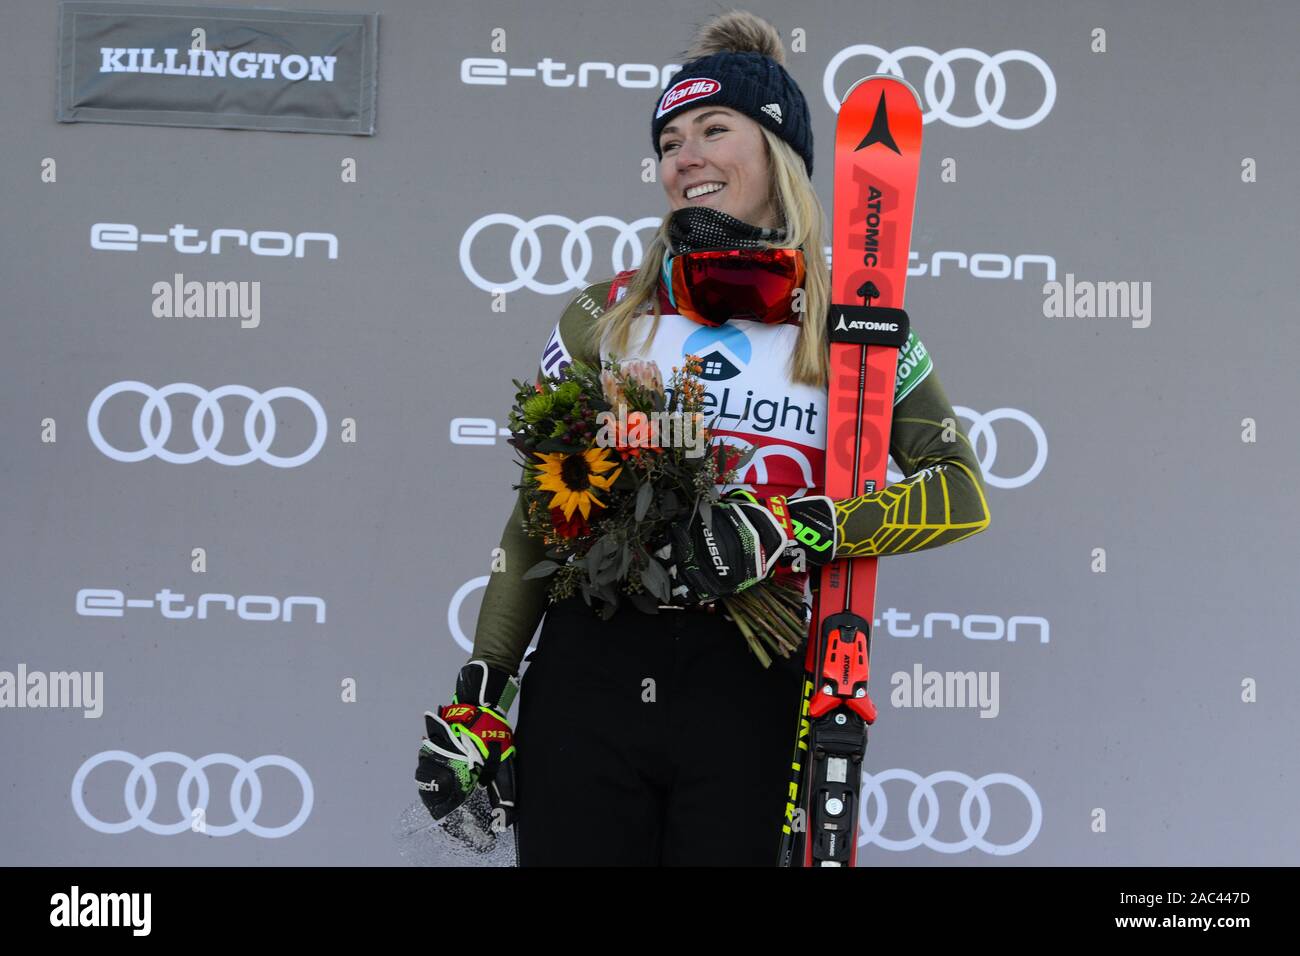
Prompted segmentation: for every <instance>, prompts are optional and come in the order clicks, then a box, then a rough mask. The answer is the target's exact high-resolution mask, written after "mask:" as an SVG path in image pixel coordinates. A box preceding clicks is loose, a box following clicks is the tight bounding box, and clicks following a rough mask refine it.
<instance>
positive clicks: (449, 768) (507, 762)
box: [415, 661, 519, 826]
mask: <svg viewBox="0 0 1300 956" xmlns="http://www.w3.org/2000/svg"><path fill="white" fill-rule="evenodd" d="M518 693H519V681H518V680H517V679H516V678H514V677H513V676H511V675H510V674H507V673H506V672H505V671H502V670H498V669H497V668H495V667H491V666H489V665H488V664H487V662H485V661H470V662H469V663H468V664H466V665H465V666H464V667H462V668H461V669H460V674H459V675H457V677H456V694H455V696H454V697H453V698H452V703H451V704H448V705H447V706H445V707H440V708H439V709H438V712H437V713H436V714H435V713H434V712H433V711H425V712H424V727H425V733H426V734H427V736H426V738H425V740H424V742H423V743H422V744H420V763H419V765H418V766H417V767H416V770H415V780H416V783H417V784H418V785H419V788H420V799H421V800H423V801H424V805H425V806H426V807H427V808H428V810H429V813H430V814H432V815H433V818H434V819H435V820H441V819H442V818H443V817H445V816H446V815H447V814H449V813H451V811H453V810H455V809H456V808H457V807H459V806H460V805H461V804H462V803H464V802H465V800H466V799H467V798H468V797H469V795H470V794H471V793H472V792H473V790H474V787H475V786H477V785H480V784H481V785H482V786H483V787H484V788H486V790H487V792H488V798H489V799H490V800H491V802H492V806H493V808H500V809H502V810H503V811H504V813H505V825H506V826H510V825H511V824H512V823H514V819H515V764H514V754H515V746H514V736H513V733H512V732H511V730H510V723H509V721H508V720H507V719H506V714H508V713H509V712H510V705H511V704H512V703H513V702H514V699H515V695H516V694H518Z"/></svg>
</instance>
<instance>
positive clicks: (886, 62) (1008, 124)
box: [822, 43, 1056, 129]
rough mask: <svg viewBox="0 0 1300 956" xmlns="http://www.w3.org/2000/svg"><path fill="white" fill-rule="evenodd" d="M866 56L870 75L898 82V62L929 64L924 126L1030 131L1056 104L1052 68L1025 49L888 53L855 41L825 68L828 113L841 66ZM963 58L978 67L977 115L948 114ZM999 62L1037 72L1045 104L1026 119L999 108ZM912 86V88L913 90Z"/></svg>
mask: <svg viewBox="0 0 1300 956" xmlns="http://www.w3.org/2000/svg"><path fill="white" fill-rule="evenodd" d="M859 56H865V57H868V58H869V59H870V61H872V62H874V63H876V64H879V66H878V67H877V68H876V69H872V70H871V71H870V72H872V73H888V74H889V75H890V76H897V77H899V78H900V79H906V77H905V76H903V68H902V65H901V64H902V61H903V60H907V59H911V58H917V59H921V60H925V61H927V62H928V63H929V64H930V65H929V67H928V68H927V69H926V71H925V83H924V84H923V89H924V91H925V92H924V98H923V103H924V104H925V107H926V109H925V112H924V113H923V114H922V120H923V122H926V123H929V122H932V121H933V120H937V119H938V120H943V121H944V122H945V123H947V124H948V125H950V126H958V127H962V128H964V129H969V128H970V127H972V126H982V125H983V124H984V123H994V124H995V125H997V126H1001V127H1002V128H1003V129H1028V128H1029V127H1031V126H1036V125H1037V124H1038V123H1039V122H1041V121H1042V119H1043V117H1044V116H1046V115H1047V114H1048V113H1050V112H1051V111H1052V106H1053V105H1054V104H1055V103H1056V77H1055V76H1054V75H1053V74H1052V68H1051V67H1050V66H1048V65H1047V63H1046V62H1044V60H1043V58H1042V57H1040V56H1038V55H1037V54H1035V53H1030V52H1029V51H1028V50H1003V51H1002V52H1001V53H995V54H993V55H992V56H989V55H988V54H987V53H981V52H980V51H979V50H972V49H971V48H970V47H958V48H957V49H955V50H949V51H948V52H947V53H936V52H935V51H934V50H931V49H928V48H926V47H923V46H905V47H901V48H900V49H897V50H894V51H893V52H892V53H891V52H890V51H889V50H886V49H884V48H883V47H878V46H874V45H872V44H870V43H859V44H857V45H855V46H850V47H845V48H844V49H843V50H840V52H839V53H836V54H835V55H834V56H833V57H831V60H830V62H829V63H827V64H826V73H825V74H824V75H823V77H822V89H823V91H824V92H825V94H826V102H827V103H829V104H830V107H831V109H832V110H833V111H834V112H836V113H838V112H839V109H840V97H839V96H838V95H836V92H835V89H836V86H835V78H836V76H837V74H838V73H839V70H840V67H841V66H842V65H843V64H844V63H845V62H846V61H848V60H850V59H853V58H854V57H859ZM961 60H971V61H972V62H975V63H978V64H979V72H978V73H977V74H976V75H975V86H974V92H975V102H976V104H978V106H979V112H978V113H976V114H975V115H974V116H957V115H955V114H953V113H950V112H949V111H948V107H950V106H952V101H953V97H955V96H956V95H957V77H956V74H955V73H954V72H953V68H952V66H953V64H954V63H956V62H958V61H961ZM1003 63H1026V64H1028V65H1029V66H1031V67H1032V68H1033V69H1034V70H1036V71H1037V72H1038V75H1039V76H1040V77H1042V81H1043V101H1042V103H1041V104H1039V107H1038V109H1036V110H1034V112H1032V113H1030V114H1029V115H1028V116H1020V117H1011V116H1003V115H1002V112H1001V111H1002V104H1003V102H1004V101H1005V100H1006V97H1007V78H1006V77H1005V76H1004V75H1003V73H1002V64H1003ZM852 72H853V78H854V79H857V78H858V77H859V76H864V75H866V73H867V72H868V71H867V69H865V68H863V67H858V66H855V67H854V69H853V71H852ZM940 80H942V81H943V89H942V91H941V90H940V89H939V81H940ZM990 80H992V81H993V95H992V96H991V97H990V96H989V91H988V86H989V81H990ZM915 85H916V84H913V86H915Z"/></svg>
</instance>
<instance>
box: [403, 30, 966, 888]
mask: <svg viewBox="0 0 1300 956" xmlns="http://www.w3.org/2000/svg"><path fill="white" fill-rule="evenodd" d="M783 61H784V51H783V50H782V47H781V40H780V36H779V34H777V32H776V29H775V28H774V27H773V26H772V25H771V24H769V23H767V22H766V21H764V20H761V19H759V18H758V17H755V16H753V15H752V14H749V13H745V12H743V11H732V12H730V13H727V14H724V15H722V16H720V17H717V18H715V19H714V20H713V21H711V22H710V23H709V24H707V25H706V26H705V27H704V28H703V30H702V31H701V33H700V35H699V36H698V37H697V39H696V42H695V44H694V46H693V47H692V49H691V51H690V52H689V53H688V56H687V58H686V62H685V64H684V65H683V67H682V70H681V72H680V73H679V74H678V76H677V78H676V80H675V82H674V83H672V84H671V85H670V86H668V87H667V88H666V89H664V90H663V91H662V92H661V94H660V95H659V97H658V99H657V100H656V103H655V105H654V112H653V117H652V120H651V130H650V132H651V141H652V143H653V146H654V149H655V152H656V155H657V156H658V157H659V180H660V183H661V185H662V186H663V189H664V196H665V199H666V201H667V206H668V214H667V215H666V216H665V217H664V222H663V224H662V225H661V227H660V228H659V230H658V232H657V233H656V234H655V237H654V239H653V240H652V241H651V242H650V244H649V245H648V247H647V249H646V252H645V254H644V256H643V258H642V261H641V263H640V264H639V266H638V267H637V268H636V269H635V270H630V271H627V272H622V273H619V274H618V275H616V276H614V277H613V278H612V279H606V280H604V281H602V282H597V283H595V284H594V285H591V286H588V287H587V288H586V289H584V290H583V291H582V292H581V293H580V294H579V295H577V296H576V297H575V298H574V299H573V300H572V301H571V302H570V303H569V305H568V307H567V308H566V309H565V310H564V312H563V314H562V315H561V317H560V320H559V322H558V323H557V325H556V327H555V330H554V331H553V332H552V334H551V336H550V339H549V340H548V342H547V345H546V348H545V350H544V353H543V359H542V363H543V367H542V368H540V369H539V374H538V382H539V383H540V382H541V381H543V380H544V379H545V378H546V377H547V372H548V371H550V372H554V373H558V376H559V377H561V378H563V377H564V370H565V369H566V368H570V367H571V366H572V365H573V364H574V363H576V362H582V363H585V364H586V365H589V366H594V365H598V364H599V363H600V362H601V361H602V360H606V359H611V358H613V357H615V356H617V357H618V358H619V359H620V360H624V361H628V360H630V361H631V362H636V361H641V362H645V363H651V362H652V363H654V364H655V365H657V367H658V368H659V369H661V370H663V371H664V373H665V374H666V373H667V371H668V369H670V368H673V367H675V366H681V365H683V364H684V362H685V361H686V359H687V357H688V356H697V357H698V358H697V359H692V360H691V361H693V362H694V361H698V363H699V367H700V368H701V370H702V371H701V373H700V386H701V388H702V389H703V391H704V398H703V403H704V407H705V409H706V415H707V414H710V413H714V414H716V415H717V424H716V425H713V426H711V427H710V431H709V437H710V440H711V441H718V442H723V443H726V444H730V445H732V446H739V447H741V448H748V449H752V450H753V455H752V458H751V459H750V461H749V464H748V465H747V466H746V467H745V468H744V470H742V471H740V472H739V473H738V474H737V475H736V476H735V477H736V481H735V482H734V483H732V484H730V485H727V486H724V487H721V488H720V489H719V490H720V492H721V493H725V494H728V495H729V497H727V498H726V499H725V500H722V501H719V502H718V503H717V504H714V505H712V506H711V507H707V508H705V509H703V510H704V511H705V512H706V513H707V514H708V515H709V518H708V521H707V522H705V521H704V520H703V518H702V517H701V516H700V514H699V510H698V509H691V510H692V515H691V517H690V518H689V519H688V520H686V521H683V522H682V523H681V524H680V525H678V526H674V528H673V529H672V535H671V538H672V540H671V548H670V549H668V550H670V551H671V557H672V561H671V565H670V570H669V571H668V572H667V573H670V574H671V573H673V570H679V571H680V573H678V574H677V575H676V577H677V581H676V582H675V583H677V584H681V583H682V582H683V581H685V582H686V583H687V584H688V585H690V586H691V588H695V587H696V584H695V582H696V581H703V582H704V586H703V587H700V588H697V590H699V591H703V592H706V593H707V594H710V595H734V594H738V593H743V595H746V596H753V595H754V594H755V593H756V592H757V593H763V589H762V588H760V587H752V588H751V587H749V584H750V583H754V582H752V581H746V582H744V584H743V586H741V587H737V586H736V582H737V581H738V580H739V579H740V577H741V575H740V574H738V573H736V571H735V569H741V570H743V569H744V568H745V567H747V566H748V567H752V566H755V565H756V564H757V565H758V566H760V567H761V568H762V573H763V575H766V577H764V578H763V580H762V581H760V582H757V583H759V584H763V583H767V582H769V581H773V580H775V581H779V582H780V583H781V584H783V585H788V586H789V587H790V589H791V590H792V591H793V592H794V593H795V594H796V598H795V602H796V607H797V600H798V598H797V594H798V592H799V591H801V590H802V592H803V594H804V601H805V604H811V601H812V582H813V580H814V575H813V574H812V573H811V571H809V570H808V568H807V567H806V566H805V565H812V566H818V565H825V564H828V563H829V562H831V561H832V560H834V559H835V558H836V556H837V555H838V556H839V557H840V558H843V557H846V556H850V555H859V554H873V555H874V554H900V553H906V552H910V551H917V550H921V549H924V548H931V547H936V546H939V545H942V544H946V543H949V542H951V541H957V540H960V539H961V538H964V537H968V536H970V535H972V534H975V533H976V532H978V531H980V530H982V529H983V528H984V527H986V526H987V524H988V514H987V507H986V504H985V500H984V493H983V488H982V483H981V476H980V468H979V465H978V463H977V460H976V457H975V455H974V451H973V449H972V448H971V446H970V442H969V441H968V440H967V438H966V436H965V435H962V434H961V433H960V432H959V431H958V430H957V429H955V428H953V427H951V425H950V423H953V422H955V421H956V416H955V414H954V412H953V410H952V406H951V405H950V404H949V403H948V399H947V397H946V395H945V394H944V392H943V389H942V387H941V386H940V385H939V380H938V376H937V375H936V374H935V372H934V363H933V360H932V357H931V356H930V355H929V353H928V352H927V351H926V349H925V347H924V346H923V345H922V344H921V342H920V340H919V339H918V338H917V337H916V336H915V334H912V335H910V336H909V338H908V340H907V342H906V344H905V345H904V346H903V347H902V348H901V349H899V372H898V375H897V376H896V386H895V392H894V406H893V408H894V410H893V419H892V425H891V431H890V452H891V453H892V455H893V458H894V460H895V461H896V462H897V463H898V465H899V466H900V467H901V468H902V469H903V472H904V474H905V475H907V476H908V477H907V478H905V479H904V480H903V481H901V482H899V483H897V484H895V485H891V486H889V487H888V488H885V489H883V490H881V491H877V492H874V493H872V494H866V495H862V496H859V497H856V498H849V499H844V500H838V501H836V500H832V499H831V498H829V497H826V496H825V495H824V494H822V490H823V487H822V484H821V483H822V482H823V480H824V475H825V473H826V445H827V435H826V418H827V414H826V413H827V378H828V376H827V365H828V361H827V359H828V345H827V330H826V324H827V323H826V313H827V306H828V302H829V294H828V289H829V272H828V269H827V265H826V259H825V255H824V253H823V248H824V243H825V232H826V230H825V213H824V212H823V210H822V207H821V203H820V202H819V200H818V198H817V194H816V191H815V190H814V189H813V185H812V181H811V178H810V177H811V174H812V168H813V139H812V132H811V129H810V126H809V117H808V107H807V103H806V101H805V99H804V95H803V93H802V92H801V91H800V89H799V87H798V85H797V84H796V83H795V82H794V80H793V79H792V78H791V77H790V75H789V74H788V73H787V72H786V70H785V68H784V66H783V65H782V64H783ZM805 319H806V320H805ZM571 381H572V380H570V381H568V382H565V383H562V384H560V385H558V386H557V388H564V387H566V386H567V385H569V384H571ZM945 425H948V427H945ZM635 451H636V449H632V453H635ZM611 452H612V454H610V453H611ZM624 455H625V451H624V449H623V448H621V447H620V446H619V444H618V443H615V445H614V447H613V448H610V447H608V446H607V445H598V447H597V448H595V449H593V450H592V454H591V457H590V458H582V459H579V458H578V457H576V456H569V457H568V458H566V459H565V461H564V462H561V461H560V460H558V459H552V460H550V461H544V462H543V464H542V466H541V467H542V469H543V472H544V473H545V474H546V477H547V479H548V483H551V484H553V486H554V489H555V491H556V494H557V501H556V503H555V504H556V510H557V511H559V514H560V520H561V521H562V522H563V521H572V520H576V519H575V517H574V516H575V515H577V516H578V517H580V516H581V514H582V509H583V507H584V504H586V505H587V506H589V507H590V505H591V502H590V501H589V500H588V499H590V498H591V497H598V496H599V495H600V493H601V488H600V486H601V484H602V483H604V482H605V479H606V478H607V477H609V476H613V475H615V473H616V471H615V469H616V468H617V467H618V466H619V463H620V462H621V463H622V465H623V466H624V467H627V466H628V464H629V462H630V459H629V458H627V457H624ZM615 456H618V457H615ZM562 465H564V466H569V467H575V468H578V469H579V471H580V472H581V474H579V475H576V476H575V475H568V474H566V473H565V472H564V467H562ZM575 487H576V488H580V489H581V491H580V492H579V493H576V494H575V493H574V492H573V491H572V489H573V488H575ZM701 500H703V497H701ZM560 509H563V510H560ZM525 513H526V506H525V503H524V494H523V491H522V490H521V492H520V495H519V497H518V499H517V501H516V504H515V508H514V511H513V512H512V514H511V516H510V518H509V520H508V522H507V524H506V527H505V530H504V532H503V534H502V536H501V544H500V547H501V553H503V554H504V555H506V557H507V561H508V566H507V567H505V568H502V569H501V570H500V571H499V572H497V573H494V574H492V575H491V576H490V578H489V582H488V585H487V588H486V590H485V592H484V595H483V603H482V607H481V609H480V612H479V619H478V625H477V629H476V631H475V636H474V652H473V658H472V660H471V661H470V663H469V664H467V665H466V666H465V667H464V668H463V669H462V671H461V673H460V677H459V679H458V681H457V686H456V697H455V703H454V704H453V705H451V706H447V707H443V708H441V709H440V710H439V711H438V712H437V713H433V712H430V713H428V714H426V730H427V732H428V740H426V741H425V743H424V746H423V748H422V751H421V757H420V765H419V770H418V771H417V774H416V777H417V780H418V781H419V782H420V787H421V795H422V797H423V798H424V800H425V803H426V805H427V806H428V807H429V809H430V811H431V812H432V813H433V815H434V816H435V818H439V819H441V818H442V817H443V816H445V815H446V814H447V813H449V812H450V811H451V810H452V809H454V808H455V807H457V806H459V805H460V804H461V803H462V802H463V801H464V800H465V797H466V796H467V795H468V794H469V793H470V792H471V791H472V790H473V788H474V787H475V786H476V785H478V784H482V785H484V786H486V787H487V788H488V791H489V795H490V796H491V798H492V801H493V803H494V805H495V806H496V807H498V808H499V809H500V810H501V811H502V812H504V814H505V822H506V823H507V824H508V823H510V822H514V823H515V824H516V838H517V844H516V845H517V847H518V851H519V860H520V863H521V865H525V866H532V865H557V864H559V865H563V864H569V865H573V864H579V865H611V864H615V865H619V864H621V865H643V866H659V865H764V864H766V865H772V864H774V863H776V862H777V851H778V844H779V837H780V827H781V823H782V821H783V819H784V817H785V811H786V799H787V785H788V779H789V778H788V771H789V769H790V754H791V747H792V745H793V739H792V738H793V732H794V728H795V724H796V719H795V718H796V714H797V712H798V710H799V705H800V701H801V697H800V689H801V687H802V686H803V669H802V666H801V656H800V655H799V654H795V655H793V656H791V657H775V658H774V659H773V660H772V661H771V666H764V665H763V664H762V663H760V660H759V659H757V658H756V657H755V656H754V655H752V654H751V653H750V652H749V650H748V646H749V645H748V644H747V642H746V639H745V638H746V637H747V636H748V635H747V634H745V633H742V630H741V626H740V624H738V623H737V620H736V619H734V616H728V615H724V614H718V613H714V612H715V611H716V610H717V609H718V604H717V603H716V602H714V603H709V602H703V603H699V602H692V601H689V600H688V601H683V602H682V603H674V604H671V605H657V609H658V611H659V613H657V614H650V613H642V612H641V611H640V610H638V609H636V608H635V607H632V606H628V605H627V604H626V603H624V604H620V605H619V606H618V607H617V609H616V611H615V613H613V614H612V615H610V616H608V617H607V618H606V617H602V616H601V615H600V614H597V613H593V609H592V608H591V607H588V606H587V603H584V600H583V598H582V597H581V596H575V597H573V598H569V599H565V600H560V601H556V602H554V603H551V604H549V605H548V595H547V592H548V587H547V582H546V581H545V579H541V578H533V579H527V578H525V577H524V574H525V572H526V571H527V570H528V569H529V568H532V567H534V566H535V565H537V564H538V563H540V562H542V561H543V560H544V559H547V557H548V556H547V554H546V547H545V545H543V544H541V543H539V541H538V540H537V539H536V538H533V537H529V536H528V535H527V534H526V533H525V530H524V517H525ZM557 531H559V532H560V533H563V528H560V527H557ZM796 541H797V542H798V547H797V548H796V546H795V542H796ZM796 551H797V552H798V556H797V557H796V555H795V552H796ZM655 554H656V556H660V552H658V551H656V552H655ZM664 557H665V560H666V562H667V557H668V556H667V555H664ZM796 562H797V563H798V565H799V566H797V567H796ZM495 570H496V569H495V568H494V571H495ZM681 590H688V589H687V588H682V589H681ZM672 593H673V595H676V594H677V593H678V589H677V588H674V589H673V591H672ZM768 609H769V607H768V606H765V607H764V608H763V610H762V611H761V612H760V613H759V614H758V618H759V619H760V620H762V621H770V620H772V619H773V618H774V617H776V616H778V615H780V614H782V613H786V614H787V616H788V617H789V618H790V620H792V621H793V622H794V627H795V628H796V629H798V628H799V627H800V625H801V624H804V626H806V624H805V622H800V621H798V620H796V619H795V617H796V615H795V614H794V613H793V612H788V611H784V612H783V610H782V609H781V608H779V607H775V606H771V607H770V610H771V612H772V613H770V614H768V613H765V612H766V611H767V610H768ZM742 616H743V615H742ZM543 618H544V620H543ZM539 621H541V622H542V634H541V638H540V641H539V644H538V648H537V650H536V651H535V652H534V653H533V655H532V656H531V657H530V658H528V660H529V662H530V663H529V666H528V669H527V671H526V673H525V675H524V677H523V682H522V686H521V685H520V683H519V681H518V680H517V679H516V676H515V675H516V672H517V671H518V669H519V665H520V663H521V658H523V655H524V652H525V650H526V648H527V646H528V643H529V641H530V640H531V638H532V636H533V634H534V632H535V631H536V629H537V625H538V623H539ZM516 692H518V693H519V695H520V709H519V715H518V729H517V731H512V730H511V727H510V725H509V723H508V722H507V718H506V715H507V714H508V713H509V709H510V705H511V702H512V701H513V700H514V698H515V696H516Z"/></svg>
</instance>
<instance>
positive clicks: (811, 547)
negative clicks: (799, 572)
mask: <svg viewBox="0 0 1300 956" xmlns="http://www.w3.org/2000/svg"><path fill="white" fill-rule="evenodd" d="M785 505H786V508H787V510H788V511H789V512H790V521H791V522H792V523H793V524H794V533H793V534H792V535H791V537H792V538H793V539H794V540H793V541H792V542H791V544H790V546H789V547H788V548H787V549H786V551H785V554H784V555H782V558H781V559H782V562H783V563H784V562H789V561H793V560H794V558H795V556H796V555H797V554H799V552H801V551H802V552H803V555H804V560H805V561H807V562H808V563H809V564H811V565H814V566H816V567H821V566H822V565H826V564H830V563H831V562H832V561H834V560H835V552H836V551H837V550H839V546H840V539H839V527H838V526H837V525H836V523H835V518H836V514H835V502H834V500H833V499H831V498H828V497H826V496H825V495H810V496H806V497H803V498H787V499H786V501H785Z"/></svg>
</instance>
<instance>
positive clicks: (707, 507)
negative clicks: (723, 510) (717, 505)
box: [695, 499, 713, 531]
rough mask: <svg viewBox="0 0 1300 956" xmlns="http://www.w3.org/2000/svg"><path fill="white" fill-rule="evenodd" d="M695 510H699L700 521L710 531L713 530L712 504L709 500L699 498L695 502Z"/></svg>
mask: <svg viewBox="0 0 1300 956" xmlns="http://www.w3.org/2000/svg"><path fill="white" fill-rule="evenodd" d="M695 510H696V511H697V512H699V515H700V521H701V522H702V523H703V524H704V527H706V528H708V529H709V530H710V531H712V530H713V505H712V504H711V503H710V502H708V501H705V500H703V499H701V500H700V501H699V502H698V503H697V504H696V506H695Z"/></svg>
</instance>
